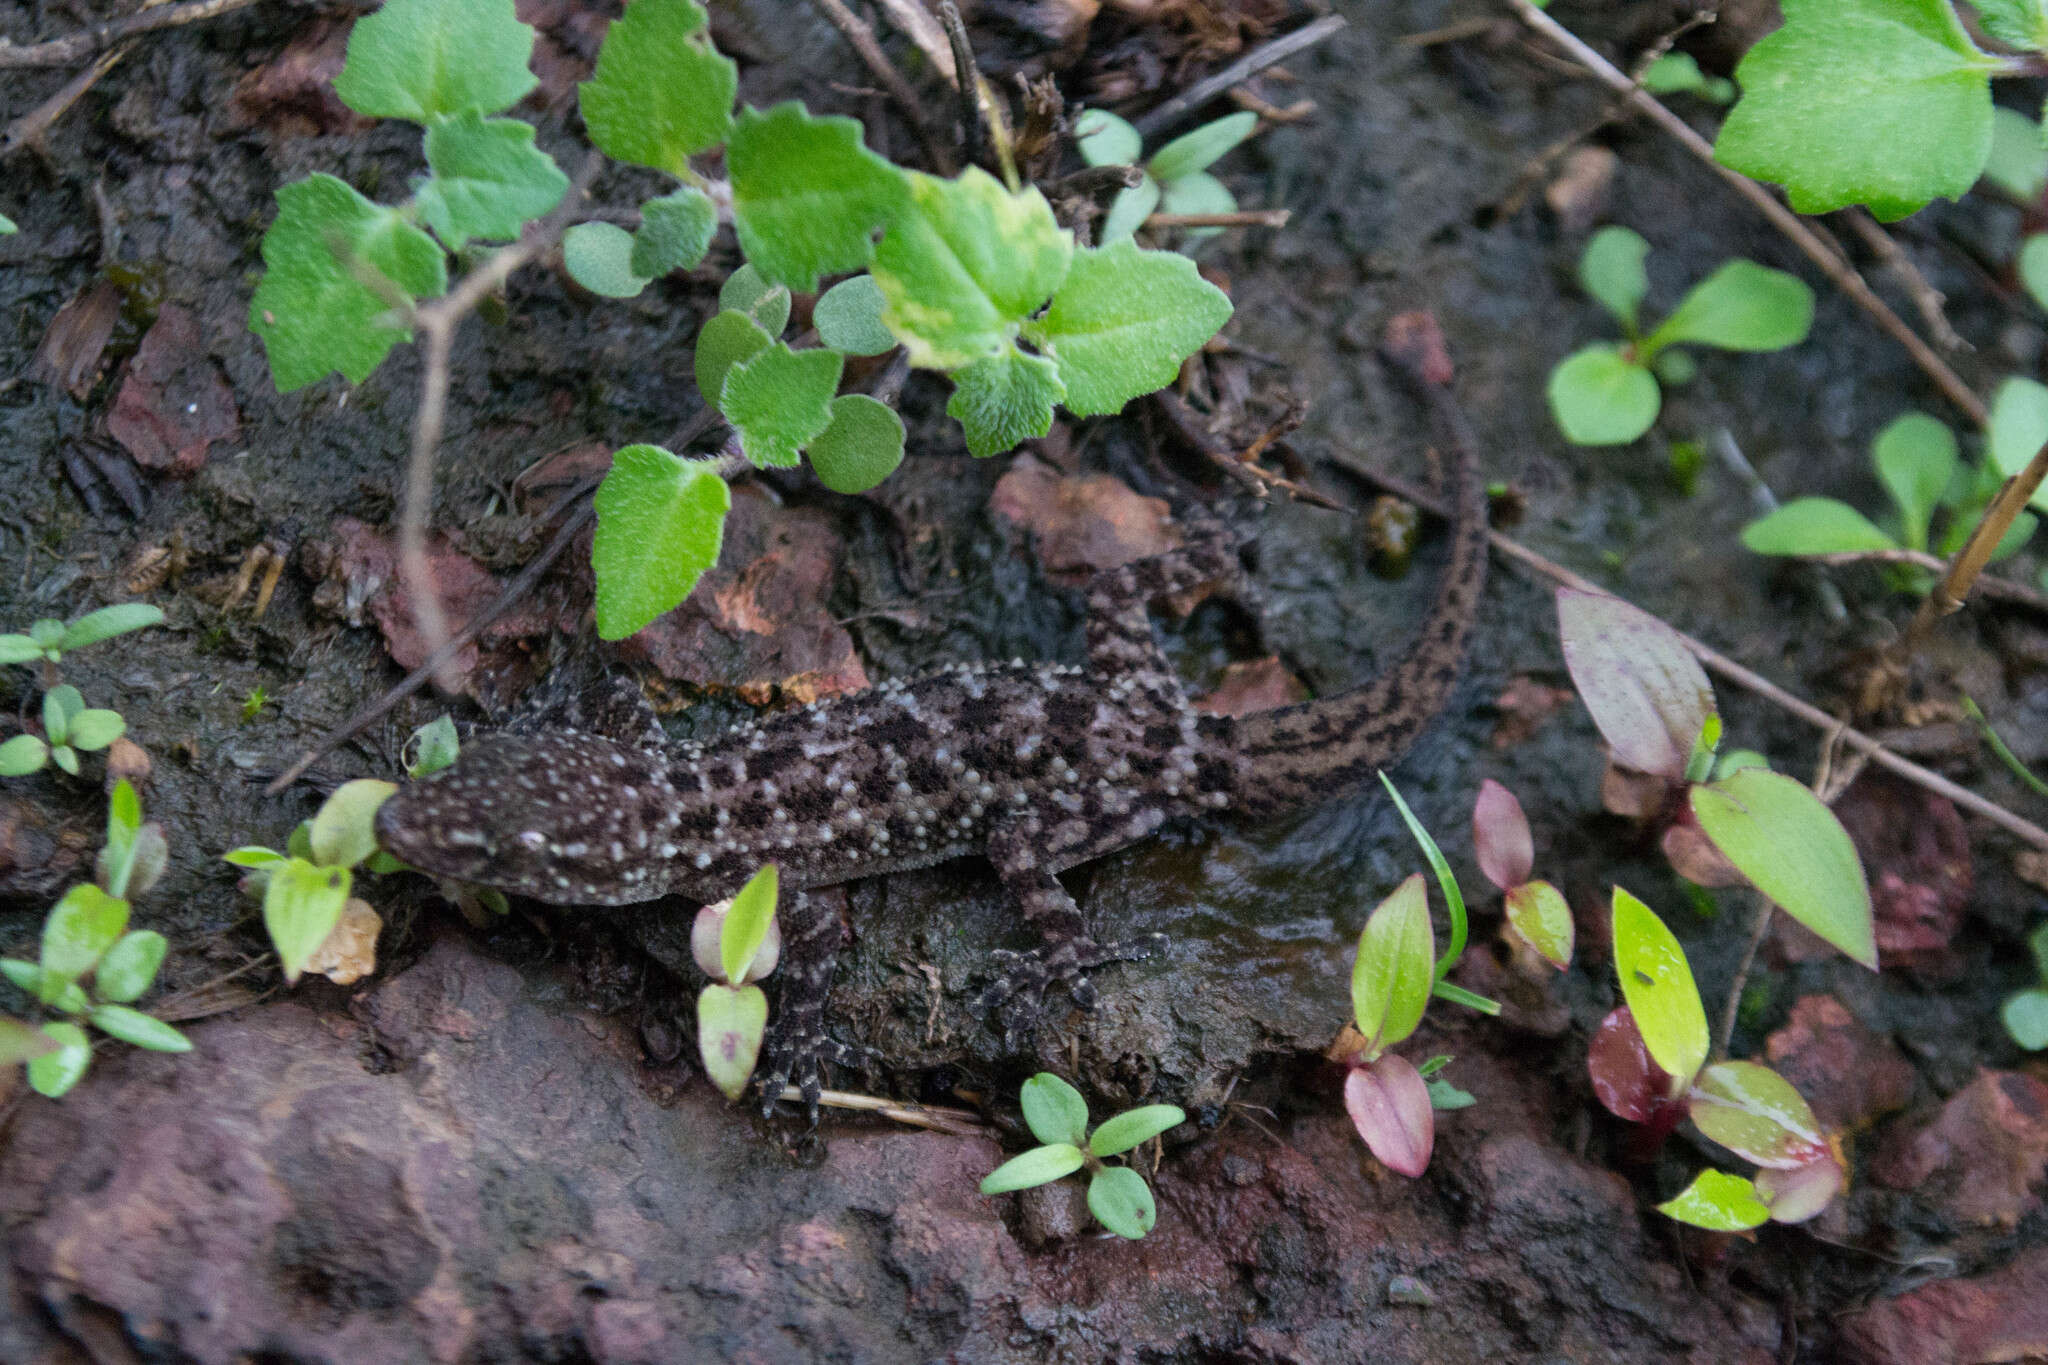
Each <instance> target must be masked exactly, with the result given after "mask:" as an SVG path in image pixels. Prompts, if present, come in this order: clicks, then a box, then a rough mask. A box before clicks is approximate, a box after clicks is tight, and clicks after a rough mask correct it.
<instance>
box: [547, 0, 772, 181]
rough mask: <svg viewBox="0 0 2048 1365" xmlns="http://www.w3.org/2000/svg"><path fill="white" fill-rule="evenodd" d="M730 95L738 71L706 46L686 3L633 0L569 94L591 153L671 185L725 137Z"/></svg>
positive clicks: (700, 23) (699, 15)
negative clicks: (667, 178) (647, 170)
mask: <svg viewBox="0 0 2048 1365" xmlns="http://www.w3.org/2000/svg"><path fill="white" fill-rule="evenodd" d="M738 91H739V69H738V68H737V67H735V66H734V65H733V63H732V59H731V58H729V57H724V56H721V55H719V52H718V50H717V49H716V48H714V47H712V46H711V38H710V34H709V32H707V31H706V29H705V19H704V11H703V10H702V9H701V8H700V7H699V6H698V5H697V4H695V3H694V0H634V3H632V4H630V5H628V6H626V12H625V13H624V14H622V15H621V16H619V17H618V18H617V19H614V20H612V25H611V27H610V28H609V29H608V30H606V32H605V35H604V45H603V46H602V47H600V48H599V49H598V51H597V72H596V74H595V75H593V76H592V77H591V78H590V79H589V80H587V81H585V82H583V84H582V85H581V86H579V87H577V95H578V98H579V100H580V101H581V104H582V109H583V126H584V127H585V128H587V129H588V130H589V132H590V140H591V141H592V142H593V143H595V144H597V149H598V150H599V151H601V152H603V153H604V154H605V155H606V156H608V157H611V158H612V159H613V160H614V161H629V162H631V163H633V164H634V165H636V166H651V167H653V168H654V169H655V170H657V171H667V172H668V173H669V174H670V175H673V176H675V177H676V178H678V179H684V178H687V177H688V175H689V174H690V158H691V157H692V156H694V155H696V154H697V153H698V152H702V151H706V150H708V149H710V148H712V147H716V146H717V145H718V144H719V143H721V142H723V141H725V139H726V137H727V136H728V135H729V134H731V133H732V130H733V121H732V102H733V96H734V95H735V94H737V93H738Z"/></svg>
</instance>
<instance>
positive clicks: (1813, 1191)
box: [1756, 1152, 1848, 1223]
mask: <svg viewBox="0 0 2048 1365" xmlns="http://www.w3.org/2000/svg"><path fill="white" fill-rule="evenodd" d="M1847 1180H1848V1177H1847V1175H1846V1173H1845V1172H1844V1171H1843V1170H1842V1167H1841V1164H1840V1163H1839V1162H1837V1161H1836V1160H1835V1157H1834V1153H1832V1152H1823V1153H1822V1154H1821V1155H1820V1156H1817V1157H1815V1158H1814V1159H1813V1160H1812V1161H1809V1162H1807V1163H1806V1164H1805V1165H1803V1166H1794V1167H1792V1168H1791V1169H1789V1170H1764V1171H1758V1172H1757V1173H1756V1192H1757V1195H1758V1197H1759V1198H1761V1199H1762V1200H1763V1201H1764V1203H1765V1204H1766V1205H1768V1206H1769V1208H1770V1210H1771V1221H1772V1222H1774V1223H1803V1222H1805V1221H1806V1220H1807V1219H1809V1218H1811V1217H1813V1216H1814V1215H1816V1214H1818V1213H1819V1212H1820V1211H1821V1210H1822V1209H1824V1208H1826V1207H1827V1206H1828V1203H1829V1201H1830V1200H1832V1199H1833V1198H1834V1197H1835V1196H1836V1195H1838V1194H1840V1193H1841V1192H1842V1186H1843V1185H1844V1184H1846V1183H1847Z"/></svg>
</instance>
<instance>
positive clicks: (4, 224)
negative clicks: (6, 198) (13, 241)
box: [0, 213, 21, 237]
mask: <svg viewBox="0 0 2048 1365" xmlns="http://www.w3.org/2000/svg"><path fill="white" fill-rule="evenodd" d="M19 231H21V229H20V228H18V227H16V226H15V225H14V220H13V219H12V218H9V217H8V216H7V215H6V214H4V213H0V237H6V236H10V235H12V234H14V233H16V232H19Z"/></svg>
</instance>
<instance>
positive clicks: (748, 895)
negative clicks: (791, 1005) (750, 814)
mask: <svg viewBox="0 0 2048 1365" xmlns="http://www.w3.org/2000/svg"><path fill="white" fill-rule="evenodd" d="M776 893H777V872H776V867H775V864H774V863H769V864H767V865H766V866H764V867H762V868H761V870H760V871H758V872H756V873H755V874H754V875H753V876H752V877H751V878H749V879H748V881H747V884H746V885H745V886H743V887H741V888H740V891H739V894H738V895H736V896H734V897H733V898H732V899H731V900H730V901H727V902H725V903H724V904H722V905H707V906H705V907H704V908H703V909H702V910H700V911H698V912H697V919H696V922H695V923H694V924H693V925H692V926H691V927H690V951H691V954H692V955H693V956H694V957H695V958H696V959H697V965H698V966H699V967H701V968H702V969H703V970H704V974H705V975H706V976H708V977H711V978H712V984H711V985H708V986H706V987H705V988H704V989H703V990H702V991H701V992H699V994H698V996H697V1051H698V1055H699V1056H700V1057H701V1058H702V1059H703V1062H704V1071H705V1074H707V1075H708V1076H710V1077H711V1083H712V1084H713V1085H715V1086H717V1087H718V1088H719V1090H720V1092H721V1093H723V1094H724V1095H725V1097H726V1098H727V1099H729V1100H736V1099H738V1098H739V1097H740V1095H741V1093H742V1092H744V1091H745V1090H746V1088H747V1081H748V1079H749V1078H750V1077H752V1076H753V1074H754V1063H755V1062H757V1061H759V1060H760V1056H761V1040H762V1039H763V1038H764V1037H765V1036H766V1034H767V1030H768V997H767V996H766V995H764V994H763V993H762V991H761V988H760V987H759V986H756V985H754V984H753V983H754V982H756V981H758V980H760V979H761V978H762V977H764V976H766V975H768V973H770V972H772V971H774V970H775V962H776V959H777V958H778V957H779V956H780V955H781V953H782V932H781V930H780V929H779V928H778V927H777V926H776V923H775V900H776ZM769 1098H770V1099H771V1100H772V1099H773V1098H774V1097H773V1096H770V1097H769Z"/></svg>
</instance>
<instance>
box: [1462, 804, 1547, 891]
mask: <svg viewBox="0 0 2048 1365" xmlns="http://www.w3.org/2000/svg"><path fill="white" fill-rule="evenodd" d="M1472 848H1473V851H1474V852H1475V853H1477V854H1478V855H1479V871H1480V873H1481V874H1482V875H1483V876H1484V877H1485V878H1486V880H1488V881H1490V882H1492V883H1493V884H1494V885H1495V886H1497V887H1499V888H1500V889H1501V890H1503V891H1508V890H1512V889H1513V888H1515V887H1517V886H1520V885H1521V884H1522V883H1523V882H1526V881H1528V880H1529V873H1530V871H1531V870H1532V869H1534V867H1535V866H1536V848H1535V845H1534V843H1533V842H1532V841H1531V839H1530V837H1529V818H1528V817H1527V816H1526V815H1524V814H1522V803H1521V802H1520V801H1517V800H1516V799H1515V794H1514V793H1513V792H1511V791H1509V790H1508V789H1507V788H1506V787H1503V786H1502V785H1501V784H1500V783H1498V782H1496V781H1494V780H1493V779H1492V778H1490V777H1489V778H1487V779H1486V780H1485V781H1484V782H1482V783H1480V784H1479V799H1478V800H1477V801H1475V802H1473V803H1472Z"/></svg>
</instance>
